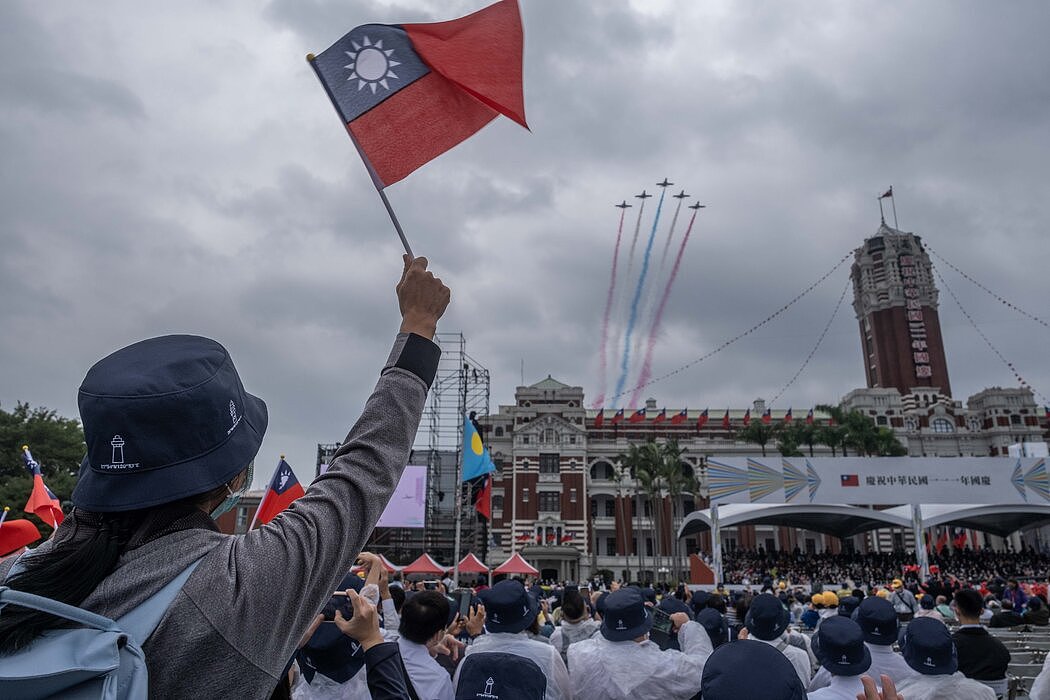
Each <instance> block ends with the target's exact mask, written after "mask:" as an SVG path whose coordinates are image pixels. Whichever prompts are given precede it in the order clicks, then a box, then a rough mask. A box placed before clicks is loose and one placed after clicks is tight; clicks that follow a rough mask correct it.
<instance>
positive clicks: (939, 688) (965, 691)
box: [811, 672, 1035, 700]
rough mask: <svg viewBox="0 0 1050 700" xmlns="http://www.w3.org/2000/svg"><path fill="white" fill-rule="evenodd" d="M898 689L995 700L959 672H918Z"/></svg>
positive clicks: (920, 695)
mask: <svg viewBox="0 0 1050 700" xmlns="http://www.w3.org/2000/svg"><path fill="white" fill-rule="evenodd" d="M897 690H898V691H900V694H901V695H903V696H904V697H905V698H907V700H995V691H994V690H992V689H991V688H989V687H988V686H986V685H985V684H983V683H981V682H980V681H974V680H970V679H969V678H967V677H966V676H964V675H963V674H962V673H959V672H956V673H954V674H952V675H950V676H947V675H945V676H924V675H921V674H916V675H914V676H912V677H911V678H909V679H908V680H906V681H904V682H903V683H901V684H900V685H898V686H897ZM811 697H812V696H811ZM1030 697H1032V698H1035V695H1031V696H1030Z"/></svg>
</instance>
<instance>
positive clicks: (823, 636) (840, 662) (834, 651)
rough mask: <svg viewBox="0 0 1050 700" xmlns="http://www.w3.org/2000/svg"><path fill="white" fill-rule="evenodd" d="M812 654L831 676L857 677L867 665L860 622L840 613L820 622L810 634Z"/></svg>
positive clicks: (869, 666)
mask: <svg viewBox="0 0 1050 700" xmlns="http://www.w3.org/2000/svg"><path fill="white" fill-rule="evenodd" d="M813 653H814V654H816V655H817V658H818V659H819V660H820V665H821V666H823V667H824V668H826V669H827V670H828V672H829V673H831V675H833V676H859V675H860V674H862V673H864V672H865V671H867V670H868V669H869V668H871V652H870V651H868V647H866V646H864V633H863V632H862V631H861V629H860V625H858V624H857V623H856V622H854V621H853V620H851V619H849V618H848V617H843V616H841V615H836V616H834V617H828V618H825V619H824V620H823V621H821V623H820V627H818V628H817V633H816V634H814V635H813Z"/></svg>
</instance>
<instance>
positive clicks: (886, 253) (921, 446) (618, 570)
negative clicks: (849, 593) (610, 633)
mask: <svg viewBox="0 0 1050 700" xmlns="http://www.w3.org/2000/svg"><path fill="white" fill-rule="evenodd" d="M851 275H852V279H853V291H854V310H855V312H856V317H857V321H858V326H859V330H860V340H861V350H862V357H863V368H864V375H865V378H866V380H867V387H865V388H860V389H854V390H853V391H850V392H848V393H847V394H846V395H845V396H844V397H842V399H841V400H840V405H841V406H842V408H843V409H845V410H847V411H849V410H857V411H860V412H862V413H863V414H865V415H866V416H868V417H870V419H871V420H872V422H873V423H875V424H876V425H879V426H884V427H888V428H890V429H892V430H893V432H894V434H895V435H896V437H897V439H898V440H899V441H900V442H901V443H902V444H903V445H904V446H905V448H906V449H907V450H908V455H910V456H912V457H958V456H1006V455H1008V454H1009V448H1010V447H1011V446H1016V445H1018V444H1024V443H1040V442H1043V441H1045V440H1046V439H1047V437H1048V434H1050V421H1048V416H1047V413H1046V410H1045V409H1044V408H1043V407H1040V406H1038V405H1037V404H1036V402H1035V398H1034V396H1033V394H1032V391H1031V390H1030V389H1028V388H1027V387H1021V388H999V387H993V388H988V389H984V390H983V391H980V392H978V393H976V394H974V395H972V396H970V397H969V398H968V399H967V400H966V402H965V403H964V402H962V401H959V400H956V399H953V398H952V393H951V385H950V383H949V380H948V367H947V360H946V353H945V348H944V343H943V340H942V337H941V331H940V319H939V317H938V295H937V289H936V286H935V285H934V280H933V268H932V265H931V263H930V258H929V255H928V254H927V252H926V251H925V249H924V248H923V245H922V240H921V238H920V237H919V236H916V235H914V234H912V233H907V232H903V231H899V230H897V229H894V228H890V227H888V226H886V225H885V224H883V225H882V226H881V227H880V228H879V229H878V231H877V232H876V233H875V235H873V236H872V237H870V238H868V239H866V240H865V241H864V243H863V244H862V245H861V246H860V247H859V248H858V249H857V250H856V251H855V253H854V264H853V267H852V270H851ZM698 403H700V400H698ZM584 406H585V396H584V391H583V388H582V387H579V386H570V385H568V384H564V383H562V382H560V381H558V380H556V379H554V378H552V377H550V376H548V377H547V378H546V379H544V380H542V381H540V382H538V383H536V384H532V385H530V386H520V387H518V388H517V390H516V392H515V395H514V403H513V404H512V405H501V406H500V407H499V409H498V411H497V412H496V413H495V414H493V415H490V416H486V417H483V418H481V419H480V422H481V423H482V425H483V428H484V439H485V442H486V444H487V445H488V446H489V450H490V454H491V455H492V457H493V461H494V462H495V464H496V467H497V472H496V474H495V475H494V479H493V492H492V493H493V502H492V506H493V512H492V515H493V531H492V534H493V541H494V544H495V547H494V548H493V549H492V550H491V551H490V553H489V560H490V562H498V561H501V560H502V559H501V557H504V558H505V557H507V556H509V555H510V554H511V553H512V552H514V551H519V552H521V553H522V555H523V556H524V557H525V558H526V559H527V560H528V561H530V562H531V563H532V564H533V565H535V566H536V567H537V568H539V569H541V574H542V576H543V577H544V578H549V579H565V580H580V579H585V578H589V577H592V576H594V575H596V574H598V573H599V572H600V573H602V574H604V575H605V576H611V577H613V578H623V579H653V580H659V579H664V578H666V579H669V580H674V579H678V578H683V577H684V575H685V572H687V571H688V554H689V553H692V552H698V551H699V552H702V553H709V552H710V551H711V547H710V544H711V543H710V539H709V535H708V534H707V533H703V534H701V535H700V536H699V537H697V538H688V539H686V540H685V541H683V542H675V541H674V537H673V534H674V532H675V531H676V530H677V527H678V525H679V524H680V523H681V520H682V518H683V516H684V515H685V514H687V513H689V512H691V511H692V510H695V509H698V508H705V507H707V505H708V503H707V500H706V498H705V495H706V493H707V484H706V478H707V477H706V462H707V460H708V459H709V458H711V457H715V458H718V457H744V456H750V457H761V450H760V448H759V447H758V446H757V445H755V444H750V443H745V442H742V441H740V440H738V439H737V437H736V436H737V435H738V434H739V431H740V430H742V429H743V428H744V425H745V416H746V415H748V414H749V415H750V419H751V420H761V417H762V415H763V414H764V413H765V411H766V408H767V407H766V405H765V403H764V401H763V400H762V399H757V400H755V401H754V402H752V403H750V405H748V404H745V405H744V406H743V407H739V408H735V409H731V410H729V412H728V417H729V418H728V426H727V425H726V424H725V421H724V416H725V411H724V409H721V410H715V411H712V412H711V413H710V415H709V416H708V417H707V420H706V421H700V420H699V419H700V415H701V411H699V410H695V409H694V410H688V411H685V414H684V416H681V417H679V418H677V419H675V420H674V421H672V418H673V417H675V416H678V415H679V414H680V413H682V411H683V410H684V409H676V408H671V407H668V408H667V409H666V412H665V413H664V415H665V419H664V420H660V421H657V420H656V417H657V416H658V415H660V409H659V408H658V406H659V405H658V403H657V402H656V400H654V399H649V400H648V401H647V402H646V405H645V406H644V407H641V406H639V407H627V408H626V409H625V411H624V416H625V418H624V419H623V420H622V421H619V422H617V424H615V425H614V424H613V421H612V420H611V419H612V417H613V412H612V411H609V410H607V411H605V412H604V414H602V416H603V420H602V421H601V422H600V423H599V422H598V421H597V418H598V415H599V412H598V411H595V410H588V409H585V408H584ZM641 408H645V409H646V412H645V418H644V419H642V420H639V421H638V422H630V421H629V420H628V417H629V416H631V415H632V414H635V413H636V412H637V411H638V410H639V409H641ZM796 409H798V407H796ZM807 413H808V410H796V411H795V415H794V420H796V421H798V420H805V418H806V414H807ZM784 418H785V411H784V410H772V411H771V412H770V419H771V421H772V422H773V423H779V422H783V421H784ZM827 418H828V417H827V416H824V415H821V414H820V413H819V412H817V414H816V415H815V416H814V419H815V421H816V422H817V423H818V424H819V423H825V422H826V421H827ZM668 439H675V440H677V441H678V444H679V447H680V448H681V449H682V463H681V468H682V470H683V473H689V474H692V475H693V476H694V477H695V478H696V481H697V483H698V484H699V492H698V493H684V494H681V495H679V496H677V497H676V501H677V502H676V503H674V504H672V503H671V500H670V497H669V496H666V495H665V496H664V497H663V498H662V499H660V500H658V501H657V502H658V503H660V505H658V506H657V508H662V511H661V512H660V513H658V515H659V517H656V518H654V517H653V515H654V514H653V512H652V509H653V506H652V502H653V499H650V498H648V497H646V496H645V494H644V491H643V490H642V489H641V485H640V484H639V483H638V482H637V480H636V479H634V478H633V475H631V474H629V473H627V474H621V478H620V479H619V480H617V478H616V477H617V475H618V470H617V469H616V467H617V466H618V465H619V458H620V456H621V455H624V454H626V453H627V450H628V446H629V445H631V444H642V443H644V442H646V441H648V440H655V441H657V442H664V441H666V440H668ZM803 449H804V450H805V451H806V453H807V454H808V453H809V450H808V447H804V448H803ZM766 450H767V454H768V455H770V456H772V457H773V458H776V456H777V454H776V447H775V446H773V445H772V444H771V445H768V446H767V448H766ZM813 455H814V456H828V457H830V456H832V452H831V450H830V449H829V448H827V447H826V446H824V445H819V444H818V445H815V446H814V452H813ZM657 521H659V528H657V527H656V523H657ZM979 537H984V540H983V545H984V546H1000V545H1001V544H1002V542H1001V540H999V539H998V538H993V537H990V536H985V535H979ZM979 541H980V540H979ZM1013 544H1014V546H1015V547H1018V546H1019V545H1020V539H1019V538H1018V537H1017V536H1014V543H1013ZM913 546H914V543H913V538H912V534H911V532H910V531H893V530H879V531H877V532H875V533H869V534H868V535H861V536H857V537H854V538H849V539H846V540H841V541H840V540H839V539H838V538H835V537H829V536H826V535H822V534H819V533H815V532H807V531H800V530H795V529H790V528H779V527H774V526H763V525H744V526H740V527H735V528H725V529H723V547H724V548H725V549H728V550H732V549H735V548H745V549H757V548H759V547H762V548H765V549H767V550H770V549H776V550H781V549H789V550H791V549H794V548H796V547H798V548H799V549H800V550H802V551H809V552H821V551H825V550H827V551H830V552H838V551H840V550H841V549H842V548H844V547H845V548H855V549H856V550H858V551H888V550H890V549H893V548H911V547H913Z"/></svg>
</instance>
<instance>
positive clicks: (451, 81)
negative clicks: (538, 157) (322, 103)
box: [307, 0, 528, 189]
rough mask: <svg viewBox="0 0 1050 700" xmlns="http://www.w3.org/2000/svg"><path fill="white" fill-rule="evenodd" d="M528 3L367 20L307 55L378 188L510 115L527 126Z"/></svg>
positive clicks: (509, 1)
mask: <svg viewBox="0 0 1050 700" xmlns="http://www.w3.org/2000/svg"><path fill="white" fill-rule="evenodd" d="M522 44H523V40H522V30H521V12H520V11H519V9H518V3H517V0H501V2H497V3H496V4H494V5H490V6H489V7H486V8H484V9H482V10H479V11H477V12H475V13H474V14H472V15H467V16H466V17H462V18H460V19H455V20H452V21H449V22H435V23H432V24H365V25H362V26H360V27H357V28H355V29H352V30H350V33H349V34H347V35H346V36H344V37H343V38H342V39H340V40H339V41H337V42H335V43H334V44H332V45H331V46H330V47H328V48H327V49H326V50H325V51H324V52H323V53H321V54H320V55H318V56H316V57H314V56H313V55H311V56H308V57H307V59H308V60H309V61H310V63H311V65H312V66H313V68H314V70H315V71H316V72H317V76H318V78H320V80H321V84H322V85H323V86H324V88H325V91H326V92H327V93H328V97H329V98H330V99H331V101H332V104H333V105H335V108H336V111H338V112H339V116H340V117H341V118H342V120H343V123H344V124H346V126H347V130H348V131H349V133H350V137H351V138H352V139H353V141H354V145H355V146H357V150H358V152H359V153H360V154H361V157H362V158H363V159H364V161H365V164H366V166H367V167H368V173H369V175H371V176H372V181H373V182H374V183H375V186H376V188H378V189H383V188H384V187H387V186H389V185H392V184H393V183H395V182H398V181H399V180H401V179H403V178H405V177H406V176H407V175H408V174H409V173H411V172H412V171H413V170H415V169H416V168H418V167H420V166H421V165H423V164H424V163H426V162H428V161H430V160H432V159H434V158H436V157H437V156H439V155H441V154H442V153H444V152H445V151H447V150H449V149H450V148H452V147H453V146H455V145H456V144H458V143H459V142H461V141H463V140H465V139H467V138H469V137H470V136H472V135H473V134H474V133H475V132H477V131H478V130H479V129H481V127H483V126H485V125H486V124H488V123H489V122H490V121H492V120H493V119H495V118H496V117H497V116H498V115H500V114H503V115H505V116H507V117H509V118H510V119H512V120H514V121H515V122H517V123H518V124H521V125H522V126H524V127H525V128H528V125H527V124H526V123H525V98H524V94H523V88H522Z"/></svg>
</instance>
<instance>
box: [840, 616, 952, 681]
mask: <svg viewBox="0 0 1050 700" xmlns="http://www.w3.org/2000/svg"><path fill="white" fill-rule="evenodd" d="M822 626H823V625H822ZM900 647H901V655H902V656H903V657H904V660H905V661H906V662H907V663H908V665H909V666H911V667H912V669H914V670H916V671H918V672H919V673H921V674H923V675H926V676H945V675H951V674H953V673H955V672H956V671H958V670H959V656H958V653H957V652H956V650H955V642H954V641H952V636H951V634H950V633H949V632H948V628H947V627H945V625H944V623H943V622H940V621H939V620H934V619H933V618H931V617H917V618H915V619H914V620H912V621H911V622H909V623H908V625H907V626H906V627H905V628H904V629H902V630H901V633H900Z"/></svg>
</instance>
